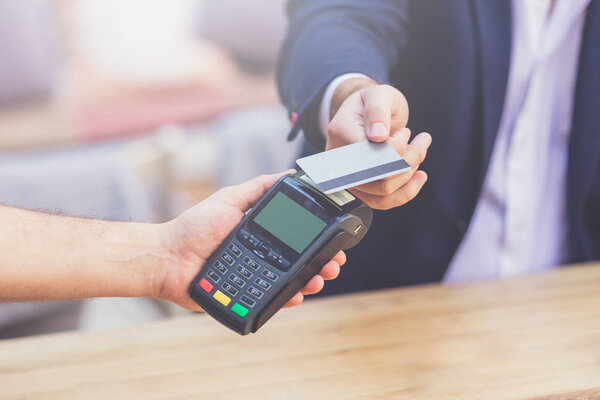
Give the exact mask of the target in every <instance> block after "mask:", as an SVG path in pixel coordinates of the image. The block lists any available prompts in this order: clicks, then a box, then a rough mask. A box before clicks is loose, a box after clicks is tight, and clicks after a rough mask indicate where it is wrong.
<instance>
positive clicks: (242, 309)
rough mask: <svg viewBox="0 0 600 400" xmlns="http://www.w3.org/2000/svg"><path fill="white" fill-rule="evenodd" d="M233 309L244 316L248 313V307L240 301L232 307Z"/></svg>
mask: <svg viewBox="0 0 600 400" xmlns="http://www.w3.org/2000/svg"><path fill="white" fill-rule="evenodd" d="M231 311H233V312H234V313H236V314H237V315H239V316H240V317H242V318H244V317H245V316H246V314H248V309H247V308H246V307H244V306H243V305H241V304H239V303H235V304H234V305H233V307H231Z"/></svg>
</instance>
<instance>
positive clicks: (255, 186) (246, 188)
mask: <svg viewBox="0 0 600 400" xmlns="http://www.w3.org/2000/svg"><path fill="white" fill-rule="evenodd" d="M295 172H296V170H294V169H290V170H287V171H284V172H280V173H278V174H272V175H261V176H257V177H256V178H254V179H251V180H249V181H246V182H244V183H242V184H239V185H236V186H230V187H228V188H224V189H221V192H223V193H222V194H223V196H225V197H226V198H227V200H228V202H229V203H230V204H231V205H233V206H235V207H237V208H239V209H240V210H242V211H246V210H248V209H250V208H251V207H252V206H254V204H255V203H256V202H257V201H258V200H259V199H260V198H261V196H262V195H263V194H265V193H266V192H267V191H268V190H269V189H270V188H271V186H273V185H274V184H275V182H277V180H278V179H279V178H281V177H282V176H284V175H286V174H293V173H295Z"/></svg>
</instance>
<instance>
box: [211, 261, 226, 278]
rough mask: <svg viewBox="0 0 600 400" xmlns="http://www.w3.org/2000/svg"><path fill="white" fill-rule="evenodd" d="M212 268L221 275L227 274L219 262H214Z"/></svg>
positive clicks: (224, 267) (223, 265)
mask: <svg viewBox="0 0 600 400" xmlns="http://www.w3.org/2000/svg"><path fill="white" fill-rule="evenodd" d="M213 267H214V269H216V270H217V271H219V272H220V273H221V274H222V275H225V273H226V272H227V267H226V266H225V264H223V263H222V262H221V261H215V263H214V264H213Z"/></svg>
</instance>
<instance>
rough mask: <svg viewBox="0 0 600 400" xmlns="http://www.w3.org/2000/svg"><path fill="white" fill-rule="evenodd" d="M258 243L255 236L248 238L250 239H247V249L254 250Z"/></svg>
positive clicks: (258, 240)
mask: <svg viewBox="0 0 600 400" xmlns="http://www.w3.org/2000/svg"><path fill="white" fill-rule="evenodd" d="M259 243H260V239H259V238H257V237H256V236H250V239H248V243H247V244H248V247H250V248H251V249H253V248H255V247H256V246H258V244H259Z"/></svg>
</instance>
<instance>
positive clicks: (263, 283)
mask: <svg viewBox="0 0 600 400" xmlns="http://www.w3.org/2000/svg"><path fill="white" fill-rule="evenodd" d="M254 283H256V284H257V285H258V286H260V287H261V288H263V289H265V290H269V289H270V288H271V284H270V283H269V282H267V281H265V280H264V279H262V278H256V280H255V281H254Z"/></svg>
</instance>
